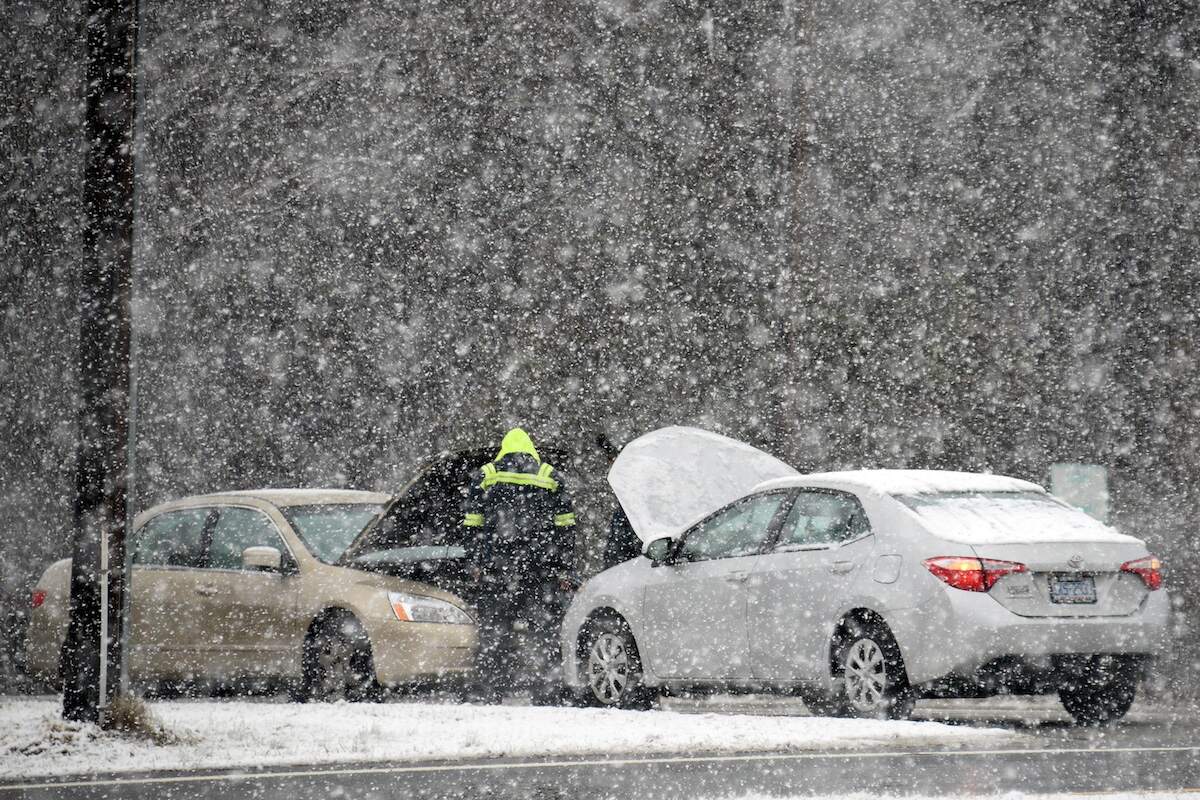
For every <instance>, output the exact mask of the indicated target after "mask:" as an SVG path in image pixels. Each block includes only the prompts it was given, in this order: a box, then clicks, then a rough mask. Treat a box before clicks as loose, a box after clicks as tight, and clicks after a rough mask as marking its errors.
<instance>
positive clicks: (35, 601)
mask: <svg viewBox="0 0 1200 800" xmlns="http://www.w3.org/2000/svg"><path fill="white" fill-rule="evenodd" d="M30 602H31V603H32V605H33V607H34V608H41V607H42V603H44V602H46V590H45V589H34V590H33V596H32V597H31V598H30Z"/></svg>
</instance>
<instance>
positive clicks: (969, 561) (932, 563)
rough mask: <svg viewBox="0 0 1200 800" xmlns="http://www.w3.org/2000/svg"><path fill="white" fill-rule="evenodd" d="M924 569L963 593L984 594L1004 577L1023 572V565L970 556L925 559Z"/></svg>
mask: <svg viewBox="0 0 1200 800" xmlns="http://www.w3.org/2000/svg"><path fill="white" fill-rule="evenodd" d="M925 568H926V569H928V570H929V571H930V572H932V573H933V574H934V576H935V577H937V578H938V580H940V581H943V582H944V583H946V584H949V585H950V586H953V587H954V588H955V589H962V590H963V591H965V592H986V591H988V590H989V589H991V588H992V587H993V586H995V585H996V581H998V580H1000V579H1001V578H1003V577H1004V576H1005V575H1011V574H1013V573H1014V572H1024V571H1025V565H1024V564H1018V563H1017V562H1015V561H1000V560H998V559H995V558H973V557H971V556H938V557H937V558H927V559H925Z"/></svg>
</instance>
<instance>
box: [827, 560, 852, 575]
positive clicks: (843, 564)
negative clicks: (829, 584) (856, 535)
mask: <svg viewBox="0 0 1200 800" xmlns="http://www.w3.org/2000/svg"><path fill="white" fill-rule="evenodd" d="M852 569H854V562H853V561H835V562H833V563H832V564H830V565H829V571H830V572H832V573H833V574H834V575H845V574H846V573H847V572H849V571H850V570H852Z"/></svg>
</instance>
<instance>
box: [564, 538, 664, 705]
mask: <svg viewBox="0 0 1200 800" xmlns="http://www.w3.org/2000/svg"><path fill="white" fill-rule="evenodd" d="M649 564H650V562H649V561H648V560H647V559H644V558H635V559H632V560H630V561H626V562H625V563H623V564H618V565H616V566H615V567H612V568H610V569H607V570H605V571H604V572H601V573H600V574H598V575H596V576H594V577H593V578H591V579H590V580H588V581H587V582H585V583H584V584H583V586H581V587H580V588H579V591H578V592H576V593H575V597H574V598H572V600H571V604H570V605H569V606H568V607H567V612H566V614H565V615H564V616H563V624H562V631H561V639H560V647H561V650H562V659H563V679H564V681H565V682H566V683H567V685H568V686H572V687H575V688H578V687H581V686H582V685H583V683H582V678H581V677H580V675H579V659H578V658H577V657H576V656H577V647H578V642H579V635H580V633H581V631H582V630H583V626H584V625H585V624H586V623H587V621H588V619H589V618H590V617H591V616H592V615H593V614H594V613H595V612H597V611H600V610H602V609H607V610H610V611H612V612H614V613H616V614H618V615H619V616H620V617H621V618H622V619H624V620H625V622H626V624H628V625H629V629H630V631H631V632H632V633H633V638H634V641H639V639H640V637H641V635H642V631H643V630H644V627H643V619H642V595H643V594H644V591H645V581H644V576H643V574H642V573H643V571H644V569H645V568H646V567H648V566H649ZM647 678H649V679H650V680H649V681H648V682H653V676H650V675H647Z"/></svg>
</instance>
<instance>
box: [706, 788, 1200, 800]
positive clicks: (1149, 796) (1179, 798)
mask: <svg viewBox="0 0 1200 800" xmlns="http://www.w3.org/2000/svg"><path fill="white" fill-rule="evenodd" d="M887 797H888V796H887V795H880V794H867V793H863V792H859V793H855V794H828V795H821V797H820V800H886V798H887ZM984 797H986V799H987V800H1079V798H1088V800H1196V798H1197V797H1200V790H1190V789H1181V790H1178V791H1160V790H1157V789H1146V790H1144V791H1140V792H1076V793H1072V794H1024V793H1022V792H1006V793H1005V794H989V795H984V796H979V795H958V796H957V797H955V800H984ZM711 800H717V798H711ZM719 800H814V798H813V797H812V796H804V797H800V796H796V797H791V798H789V797H780V796H779V795H766V794H739V795H732V796H728V797H723V798H720V799H719ZM904 800H946V798H945V797H944V796H943V797H936V798H935V797H925V796H922V795H905V796H904Z"/></svg>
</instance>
